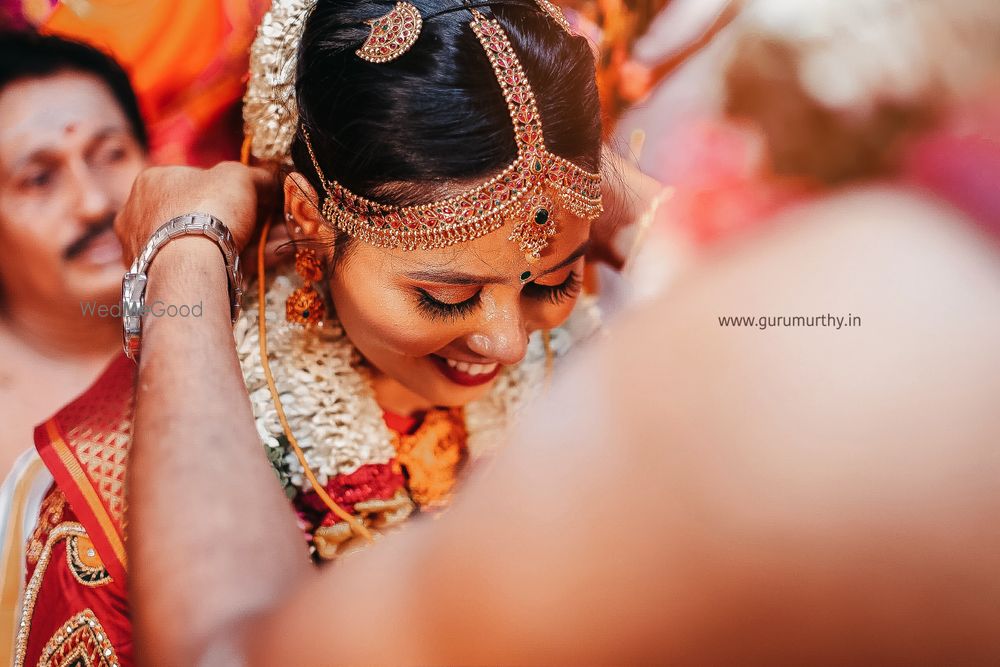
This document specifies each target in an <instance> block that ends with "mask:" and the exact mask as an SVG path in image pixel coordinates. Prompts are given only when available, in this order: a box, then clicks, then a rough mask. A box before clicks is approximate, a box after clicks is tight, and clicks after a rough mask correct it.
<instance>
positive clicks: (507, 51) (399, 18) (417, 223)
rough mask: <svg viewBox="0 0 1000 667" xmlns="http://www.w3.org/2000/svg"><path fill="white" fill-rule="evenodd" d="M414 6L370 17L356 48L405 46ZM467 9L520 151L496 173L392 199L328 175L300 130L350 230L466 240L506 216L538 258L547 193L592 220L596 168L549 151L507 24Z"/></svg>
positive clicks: (335, 218) (545, 233)
mask: <svg viewBox="0 0 1000 667" xmlns="http://www.w3.org/2000/svg"><path fill="white" fill-rule="evenodd" d="M407 7H409V8H412V9H409V8H407ZM415 11H416V8H415V7H413V6H412V5H408V3H405V2H401V3H399V4H397V5H396V8H395V9H393V10H392V11H391V12H389V13H388V14H386V15H385V16H382V17H379V18H378V19H375V20H373V21H372V22H371V26H372V34H371V35H370V36H369V38H368V39H367V40H366V41H365V44H364V45H362V48H361V49H359V56H360V57H363V58H366V59H369V58H367V57H366V55H371V56H372V57H375V56H377V57H378V58H380V60H379V62H388V61H389V60H393V59H395V58H399V57H401V56H402V55H403V54H404V53H406V50H407V49H409V48H410V46H412V44H413V43H414V42H416V39H417V37H418V36H419V30H418V29H417V26H419V25H421V23H420V22H417V21H416V20H415V18H414V15H413V13H414V12H415ZM469 11H470V12H471V14H472V21H471V22H470V26H471V28H472V30H473V32H474V33H475V36H476V38H477V40H478V41H479V43H480V45H481V46H482V48H483V51H484V52H485V54H486V56H487V58H488V59H489V61H490V65H491V66H492V69H493V72H494V75H495V76H496V79H497V83H498V84H499V85H500V91H501V93H502V94H503V96H504V99H505V101H506V103H507V108H508V111H509V113H510V118H511V124H512V129H513V132H514V140H515V144H516V146H517V158H516V159H515V160H514V161H513V162H512V163H511V164H510V165H508V166H507V168H505V169H504V170H503V171H501V172H500V173H499V174H497V175H495V176H494V177H493V178H491V179H489V180H488V181H486V182H485V183H482V184H481V185H479V186H477V187H474V188H472V189H471V190H468V191H466V192H463V193H462V194H459V195H456V196H453V197H449V198H447V199H444V200H440V201H436V202H432V203H429V204H420V205H415V206H394V205H390V204H383V203H380V202H376V201H373V200H370V199H367V198H366V197H363V196H361V195H358V194H355V193H353V192H351V191H350V190H348V189H347V187H345V186H344V185H341V184H340V183H338V182H337V181H333V180H328V179H327V178H326V175H325V174H324V173H323V169H322V167H321V166H320V164H319V161H318V160H317V158H316V154H315V152H314V150H313V145H312V141H311V138H310V136H309V132H308V130H306V128H304V127H303V128H302V137H303V139H304V142H305V144H306V148H307V150H308V152H309V155H310V158H311V159H312V163H313V167H314V168H315V169H316V173H317V175H318V176H319V180H320V182H321V183H322V186H323V190H324V194H325V197H324V200H323V206H322V214H323V217H324V218H326V220H328V221H329V222H330V223H331V224H332V225H333V226H334V227H335V228H336V229H337V230H338V231H341V232H344V233H345V234H347V235H348V236H351V237H353V238H357V239H359V240H361V241H363V242H365V243H368V244H370V245H374V246H378V247H383V248H402V249H404V250H413V249H418V248H419V249H431V248H442V247H446V246H450V245H454V244H456V243H462V242H465V241H471V240H474V239H477V238H479V237H481V236H484V235H486V234H489V233H490V232H493V231H495V230H497V229H499V228H500V227H502V226H503V225H504V224H505V223H506V222H508V221H510V222H513V223H514V225H513V229H512V233H511V234H510V236H509V239H510V240H511V241H514V242H516V243H517V244H518V247H519V248H520V250H521V251H522V252H523V253H524V254H525V257H526V259H527V260H528V261H535V260H537V259H538V258H539V257H540V256H541V252H542V251H543V250H544V248H545V247H546V245H547V244H548V241H549V239H550V238H551V237H552V236H553V235H554V234H555V233H556V231H557V221H556V215H557V211H556V208H555V206H556V202H555V201H553V198H552V197H550V196H549V195H550V194H552V195H555V196H557V197H558V204H559V208H561V209H565V210H568V211H569V212H571V213H573V214H574V215H576V216H578V217H580V218H584V219H587V220H593V219H595V218H597V217H598V216H599V215H600V214H601V212H602V210H603V209H602V205H601V176H600V174H597V173H591V172H589V171H587V170H585V169H583V168H581V167H579V166H577V165H576V164H574V163H573V162H571V161H569V160H567V159H565V158H563V157H560V156H558V155H555V154H554V153H551V152H549V151H548V149H547V148H546V146H545V139H544V135H543V132H542V120H541V115H540V113H539V111H538V106H537V104H536V102H535V96H534V93H533V91H532V89H531V85H530V83H529V82H528V78H527V75H526V74H525V72H524V68H523V67H522V66H521V63H520V60H519V59H518V57H517V54H516V53H515V51H514V49H513V47H512V46H511V44H510V40H509V39H508V37H507V34H506V32H505V31H504V29H503V27H502V26H501V25H500V23H499V22H498V21H497V20H495V19H487V18H486V17H485V16H484V15H483V14H482V13H480V12H479V11H477V10H475V9H470V10H469ZM416 17H419V12H416ZM376 35H384V38H380V37H376ZM361 52H364V54H366V55H362V54H361Z"/></svg>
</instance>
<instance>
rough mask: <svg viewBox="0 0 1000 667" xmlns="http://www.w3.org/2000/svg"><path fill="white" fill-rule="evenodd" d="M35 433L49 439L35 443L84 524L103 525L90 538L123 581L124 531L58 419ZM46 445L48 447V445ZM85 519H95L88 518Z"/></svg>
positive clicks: (114, 575) (114, 572) (124, 568)
mask: <svg viewBox="0 0 1000 667" xmlns="http://www.w3.org/2000/svg"><path fill="white" fill-rule="evenodd" d="M35 436H36V439H37V438H39V437H44V438H45V439H47V441H48V442H47V443H42V442H38V443H36V444H38V452H39V454H40V455H41V457H42V459H43V460H45V463H46V465H48V467H49V470H50V471H52V473H53V477H55V478H56V483H57V484H59V487H60V488H61V489H62V490H63V493H65V494H66V496H67V499H68V500H69V501H70V505H71V506H72V507H73V511H75V512H76V513H77V515H78V516H79V517H80V519H81V520H83V523H84V525H87V524H91V525H95V526H96V527H99V528H100V530H99V531H90V539H91V540H92V541H93V542H94V546H95V547H97V549H98V552H99V553H101V554H102V560H103V561H104V563H105V567H106V568H107V570H108V572H109V573H110V574H111V576H112V577H113V578H117V579H119V580H121V581H124V580H125V573H126V571H127V557H126V555H125V542H124V540H123V538H122V534H121V532H120V531H119V529H118V526H117V525H116V523H115V521H114V520H113V519H112V518H111V515H110V514H109V513H108V510H107V508H106V507H105V506H104V503H103V502H102V501H101V497H100V495H98V493H97V489H95V488H94V485H93V483H92V482H91V480H90V478H89V477H88V476H87V473H86V472H85V471H84V469H83V466H82V465H81V464H80V461H79V459H77V458H76V455H75V454H74V453H73V450H72V449H71V448H70V446H69V444H68V443H67V442H66V439H65V438H64V437H63V435H62V433H61V431H60V430H59V425H58V423H57V422H56V420H55V418H53V419H49V420H48V421H47V422H45V423H44V424H43V425H42V426H40V427H38V429H37V430H36V432H35ZM44 444H47V445H48V446H47V447H46V446H44ZM57 470H58V471H61V472H63V473H65V475H66V476H67V477H68V478H69V479H70V480H71V481H72V482H73V483H72V484H66V483H65V481H66V480H65V479H60V477H61V475H59V474H56V471H57ZM74 501H76V502H74ZM85 518H89V519H91V520H92V521H86V520H84V519H85ZM103 554H108V555H111V556H113V558H106V557H104V556H103Z"/></svg>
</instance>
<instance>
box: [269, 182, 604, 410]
mask: <svg viewBox="0 0 1000 667" xmlns="http://www.w3.org/2000/svg"><path fill="white" fill-rule="evenodd" d="M299 178H301V177H299ZM287 185H288V184H286V186H287ZM300 185H301V186H304V188H303V189H300V188H299V187H292V188H288V187H286V196H290V197H291V199H293V200H297V201H298V204H295V203H293V204H292V213H293V215H294V217H295V220H296V224H299V225H301V226H302V228H303V229H304V230H305V233H306V235H318V236H319V237H320V238H321V239H323V238H324V237H325V233H324V232H328V229H329V227H328V226H326V225H325V223H323V222H322V221H321V220H318V219H317V217H316V216H317V214H316V209H315V204H314V203H311V202H306V201H304V199H303V197H302V196H301V193H302V192H303V191H304V190H307V191H308V193H309V194H312V189H311V188H309V187H308V185H307V184H305V183H304V181H300ZM307 198H311V197H308V195H307ZM312 201H313V202H314V201H315V199H313V200H312ZM553 219H554V220H555V221H556V225H557V230H558V233H557V234H556V235H555V236H552V237H550V239H549V244H548V246H547V247H546V248H545V249H544V250H543V251H542V254H541V258H540V259H538V260H536V261H535V262H533V263H530V264H529V263H528V261H527V260H526V259H525V256H524V253H523V252H522V251H521V250H520V249H519V247H518V245H517V243H516V242H512V241H509V240H508V237H509V236H510V230H511V225H512V223H508V224H507V225H505V226H504V227H502V228H501V229H499V230H497V231H495V232H492V233H490V234H487V235H486V236H483V237H481V238H479V239H476V240H474V241H467V242H464V243H459V244H456V245H453V246H451V247H448V248H438V249H433V250H400V249H392V250H387V249H384V248H376V247H374V246H370V245H368V244H365V243H362V242H352V243H351V244H350V245H349V247H348V249H347V251H346V252H343V253H341V255H340V256H338V257H337V258H336V260H335V262H334V267H333V271H332V276H331V279H330V285H329V287H330V293H331V296H332V298H333V302H334V306H335V308H336V312H337V317H338V319H339V320H340V322H341V324H342V325H343V326H344V330H345V331H346V332H347V335H348V337H349V338H350V339H351V342H353V343H354V345H355V346H356V347H357V348H358V350H359V351H360V352H361V354H362V355H363V356H364V357H365V359H367V360H368V362H369V363H370V364H371V365H372V366H374V368H375V369H377V371H379V372H380V373H382V374H383V375H384V376H387V377H388V378H390V379H392V380H394V381H396V382H398V383H399V384H401V385H402V386H403V387H405V388H406V389H408V390H409V391H411V392H413V393H414V394H417V395H418V396H419V397H421V398H423V399H425V400H426V401H427V402H428V403H430V404H433V405H442V406H456V405H464V404H466V403H468V402H469V401H472V400H474V399H476V398H478V397H480V396H482V395H483V394H484V393H486V392H487V391H488V390H489V388H490V386H491V385H492V383H493V382H494V381H495V378H496V376H497V375H498V374H499V372H500V371H501V370H502V368H503V367H504V366H508V365H512V364H517V363H518V362H520V361H521V360H522V359H523V358H524V354H525V350H526V347H527V342H528V335H529V334H530V333H532V332H533V331H537V330H540V329H551V328H553V327H556V326H558V325H559V324H561V323H562V322H563V321H565V319H566V318H567V317H568V316H569V314H570V311H571V310H572V309H573V305H574V303H575V302H576V299H577V297H578V295H579V293H580V290H581V287H582V282H583V267H584V253H585V252H586V250H587V244H588V240H589V238H590V222H588V221H587V220H585V219H582V218H579V217H576V216H574V215H573V214H571V213H570V212H569V211H567V210H565V209H561V208H556V210H555V211H553ZM526 271H530V272H531V277H530V278H529V279H528V280H527V281H525V282H522V276H523V275H524V274H525V272H526Z"/></svg>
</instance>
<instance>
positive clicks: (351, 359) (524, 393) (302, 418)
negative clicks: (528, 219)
mask: <svg viewBox="0 0 1000 667" xmlns="http://www.w3.org/2000/svg"><path fill="white" fill-rule="evenodd" d="M292 276H294V273H293V272H292V271H291V267H285V268H284V270H283V272H282V271H280V270H279V272H278V273H277V274H276V275H275V277H274V278H273V279H272V280H271V281H270V285H268V289H267V292H266V296H265V299H266V304H265V312H266V317H267V336H268V340H267V347H268V357H269V362H270V366H271V372H272V374H273V375H274V381H275V386H276V387H277V390H278V395H279V396H280V398H281V403H282V406H283V407H284V409H285V416H286V418H287V419H288V425H289V427H290V428H291V430H292V433H293V434H294V435H295V437H296V439H297V440H298V443H299V445H300V446H301V448H302V452H303V454H304V455H305V458H306V461H307V462H308V463H309V466H310V468H311V469H312V471H313V473H315V475H316V477H317V478H318V479H319V481H320V483H321V484H326V482H327V480H328V479H329V478H330V477H331V476H336V475H338V474H350V473H352V472H354V471H355V470H357V469H358V468H360V467H361V466H362V465H366V464H378V463H388V462H389V461H390V460H391V459H392V458H393V457H394V456H395V454H396V452H395V449H394V447H393V435H392V432H391V431H390V430H389V428H388V427H387V426H386V425H385V422H384V421H383V418H382V409H381V408H380V407H379V405H378V403H377V402H376V401H375V395H374V393H373V391H372V389H371V385H370V382H369V380H368V376H367V369H366V368H365V367H364V365H362V364H361V356H360V354H359V353H358V350H357V348H355V347H354V345H353V344H352V343H351V341H350V340H349V339H348V338H347V336H346V334H345V333H344V330H343V327H341V326H340V323H339V322H338V321H337V320H336V319H333V318H331V319H328V320H327V321H325V322H324V323H323V324H321V325H318V326H315V327H312V328H303V327H301V326H298V325H293V324H290V323H288V322H287V321H286V319H285V315H284V313H285V299H286V298H287V297H288V295H289V293H291V291H292V290H293V289H295V286H296V285H295V283H294V282H293V278H292ZM296 280H297V279H296ZM257 320H258V302H257V287H256V286H255V285H251V286H250V287H249V288H248V290H247V298H246V299H245V303H244V308H243V313H242V315H241V316H240V319H239V321H238V322H237V323H236V327H235V329H234V336H235V339H236V350H237V353H238V355H239V360H240V366H241V368H242V370H243V377H244V380H245V382H246V386H247V391H248V393H249V395H250V403H251V405H252V408H253V414H254V419H255V422H256V427H257V433H258V435H259V436H260V439H261V442H262V443H263V444H264V446H265V447H266V448H268V458H269V459H270V460H271V462H272V464H274V465H275V468H276V469H277V471H278V474H279V477H281V478H282V480H283V481H284V482H286V483H289V484H291V486H292V487H294V488H297V489H304V488H307V487H308V481H307V480H306V479H305V478H304V475H303V470H302V466H301V465H300V464H299V461H298V459H297V458H296V456H295V454H294V452H292V451H291V448H290V447H289V446H288V443H287V441H286V440H285V435H284V431H283V430H282V428H281V423H280V422H279V421H278V415H277V411H276V410H275V407H274V404H273V402H272V399H271V393H270V391H269V390H268V387H267V380H266V379H265V377H264V369H263V367H262V365H261V363H260V345H259V337H258V328H257ZM599 323H600V317H599V313H598V309H597V306H596V304H595V299H593V298H592V297H589V296H587V295H582V296H581V297H580V298H579V299H578V301H577V305H576V307H575V308H574V310H573V313H572V314H571V315H570V317H569V318H568V320H567V321H566V323H565V324H564V325H563V326H561V327H558V328H556V329H553V330H552V331H551V338H550V345H551V348H552V352H553V355H554V356H555V357H556V358H557V359H558V358H559V357H562V356H564V355H565V354H566V353H568V352H569V350H570V349H571V348H572V346H573V344H574V343H575V342H576V341H579V340H581V339H584V338H586V337H589V336H590V335H591V334H593V333H594V332H595V331H596V330H597V328H598V327H599ZM545 366H546V359H545V348H544V344H543V342H542V338H541V334H540V332H536V333H535V334H533V335H532V336H531V339H530V341H529V344H528V350H527V354H526V356H525V358H524V360H523V361H522V362H521V363H519V364H517V365H515V366H508V367H505V368H504V369H503V370H502V371H501V373H500V374H499V375H498V376H497V378H496V380H495V381H494V384H493V387H492V388H491V390H490V392H489V393H488V394H487V395H486V396H484V397H483V398H482V399H480V400H477V401H474V402H473V403H470V404H469V405H467V406H466V407H465V420H466V429H467V431H468V434H469V437H468V448H469V452H470V455H471V456H472V457H473V458H476V457H479V456H482V455H483V454H485V453H487V452H489V451H492V450H493V449H494V448H495V447H496V446H497V445H498V444H500V441H501V439H502V437H503V434H504V432H505V430H506V428H507V426H508V425H509V423H510V421H511V420H512V419H513V418H514V417H515V416H516V415H517V413H518V412H519V411H520V409H521V408H522V407H523V406H524V405H525V404H527V403H528V402H529V401H531V400H532V399H534V398H536V397H537V396H538V395H539V394H540V392H541V391H542V389H543V386H544V383H545Z"/></svg>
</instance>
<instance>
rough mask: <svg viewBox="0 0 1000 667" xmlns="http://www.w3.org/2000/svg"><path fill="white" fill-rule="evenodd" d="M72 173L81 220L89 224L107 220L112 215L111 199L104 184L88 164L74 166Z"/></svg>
mask: <svg viewBox="0 0 1000 667" xmlns="http://www.w3.org/2000/svg"><path fill="white" fill-rule="evenodd" d="M71 171H72V176H73V186H74V187H75V188H76V190H77V196H76V201H77V207H78V208H77V211H78V213H79V217H80V219H81V220H82V221H83V222H88V223H90V222H102V221H104V220H106V219H107V217H108V215H110V214H111V197H109V196H108V191H107V188H105V187H104V183H102V181H101V179H99V178H96V176H95V174H94V173H93V171H92V170H91V169H90V168H89V167H88V166H87V165H86V164H77V165H74V166H73V168H72V169H71Z"/></svg>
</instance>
